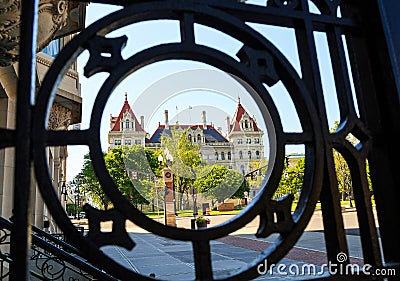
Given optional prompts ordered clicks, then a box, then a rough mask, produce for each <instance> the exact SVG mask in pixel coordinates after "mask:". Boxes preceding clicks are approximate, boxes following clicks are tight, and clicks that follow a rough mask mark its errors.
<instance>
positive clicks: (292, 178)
mask: <svg viewBox="0 0 400 281" xmlns="http://www.w3.org/2000/svg"><path fill="white" fill-rule="evenodd" d="M304 164H305V158H304V157H303V158H300V159H299V160H297V161H296V164H295V166H294V167H291V166H287V167H285V169H284V171H283V174H282V178H281V181H280V182H279V186H278V188H277V190H276V191H275V193H274V197H275V198H279V197H281V196H283V195H285V194H289V193H291V194H293V195H294V196H295V198H297V197H298V193H299V191H301V186H302V184H303V179H304Z"/></svg>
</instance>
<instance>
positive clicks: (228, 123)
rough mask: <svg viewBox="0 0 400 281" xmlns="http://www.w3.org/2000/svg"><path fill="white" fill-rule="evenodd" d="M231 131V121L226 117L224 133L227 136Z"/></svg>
mask: <svg viewBox="0 0 400 281" xmlns="http://www.w3.org/2000/svg"><path fill="white" fill-rule="evenodd" d="M230 131H231V119H230V118H229V116H226V133H227V134H229V132H230Z"/></svg>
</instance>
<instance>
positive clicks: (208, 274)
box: [193, 240, 214, 280]
mask: <svg viewBox="0 0 400 281" xmlns="http://www.w3.org/2000/svg"><path fill="white" fill-rule="evenodd" d="M193 255H194V267H195V271H196V280H214V277H213V271H212V264H211V248H210V241H208V240H207V241H193Z"/></svg>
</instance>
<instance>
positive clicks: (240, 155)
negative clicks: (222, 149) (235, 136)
mask: <svg viewBox="0 0 400 281" xmlns="http://www.w3.org/2000/svg"><path fill="white" fill-rule="evenodd" d="M239 159H243V152H242V151H239Z"/></svg>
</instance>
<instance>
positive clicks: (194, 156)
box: [161, 127, 201, 209]
mask: <svg viewBox="0 0 400 281" xmlns="http://www.w3.org/2000/svg"><path fill="white" fill-rule="evenodd" d="M170 132H171V135H164V136H162V137H161V147H163V148H164V153H163V154H164V155H163V159H164V160H165V161H167V155H166V154H168V153H169V154H170V155H172V157H173V162H172V165H171V169H172V171H173V173H174V187H175V191H176V192H177V194H178V206H177V207H178V209H183V198H184V194H186V195H187V197H188V196H189V192H190V187H191V186H192V185H193V181H194V180H195V178H196V172H195V168H196V167H197V166H199V165H200V163H201V156H200V153H199V150H200V146H199V145H198V144H193V143H192V142H191V141H190V140H189V139H188V137H187V136H188V135H189V134H190V131H189V130H188V129H185V130H178V129H177V128H176V127H174V128H172V129H171V130H170ZM165 164H167V163H166V162H165Z"/></svg>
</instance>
